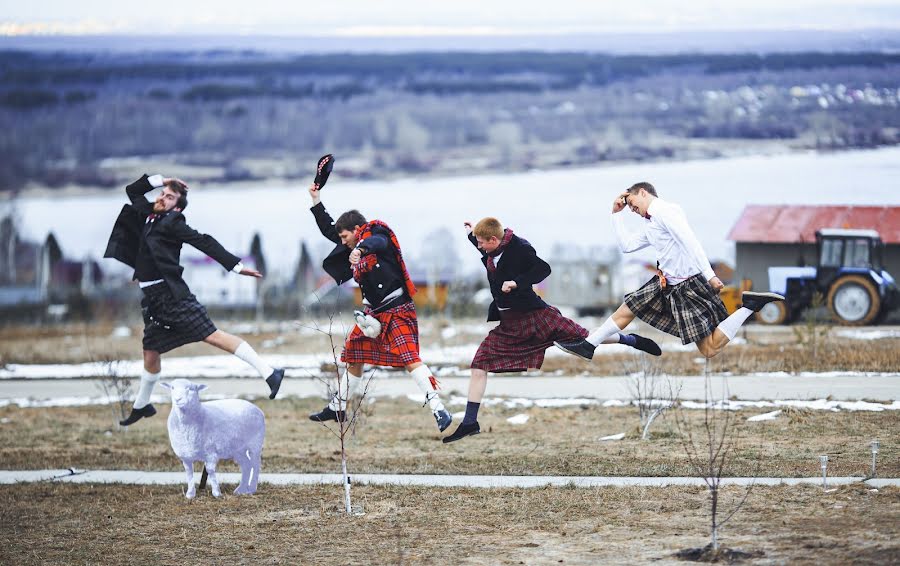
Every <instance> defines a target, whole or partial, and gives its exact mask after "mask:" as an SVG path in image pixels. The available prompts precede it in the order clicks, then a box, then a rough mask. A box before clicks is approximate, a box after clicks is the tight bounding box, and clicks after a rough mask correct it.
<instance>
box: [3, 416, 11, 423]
mask: <svg viewBox="0 0 900 566" xmlns="http://www.w3.org/2000/svg"><path fill="white" fill-rule="evenodd" d="M11 422H12V419H10V418H7V417H3V418H2V419H0V424H9V423H11Z"/></svg>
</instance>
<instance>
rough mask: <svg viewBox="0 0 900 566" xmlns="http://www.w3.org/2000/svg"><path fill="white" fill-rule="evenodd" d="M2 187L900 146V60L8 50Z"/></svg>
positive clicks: (386, 174)
mask: <svg viewBox="0 0 900 566" xmlns="http://www.w3.org/2000/svg"><path fill="white" fill-rule="evenodd" d="M0 77H2V81H0V124H2V128H0V148H2V149H3V155H4V159H3V160H2V162H0V191H5V192H19V191H22V190H28V189H29V188H35V187H40V188H45V189H48V188H49V189H53V188H57V187H83V188H87V189H101V188H106V187H114V186H120V185H121V184H122V183H123V182H125V181H127V180H129V179H131V178H132V177H133V176H134V172H135V170H137V169H141V166H138V165H137V164H136V160H137V163H142V164H146V163H153V164H159V167H160V168H161V167H166V169H167V170H173V169H174V168H176V167H177V170H178V171H179V172H181V174H182V175H184V176H186V177H189V178H191V179H194V180H196V181H204V182H223V183H226V182H235V181H252V180H258V179H271V178H284V179H292V178H305V177H307V176H308V174H309V163H314V160H315V159H316V158H317V157H318V156H319V155H320V154H321V153H324V152H326V151H328V152H333V153H335V154H340V155H341V156H342V159H341V167H340V170H339V172H338V173H337V174H338V175H342V176H345V177H354V178H361V179H372V178H396V177H402V176H408V175H411V174H415V175H420V176H421V175H441V176H448V175H461V174H472V173H479V172H485V171H491V172H509V171H526V170H532V169H551V168H558V167H567V166H573V165H578V166H586V165H596V164H603V163H607V162H610V163H611V162H623V161H624V162H627V161H656V160H680V159H695V158H716V157H723V156H734V155H745V154H761V153H762V154H769V153H781V152H786V151H792V150H806V149H820V150H840V149H845V148H867V147H877V146H884V145H895V144H897V143H898V142H900V112H898V97H900V55H898V54H895V53H875V52H872V53H865V52H860V53H802V52H799V53H798V52H791V53H780V54H779V53H774V54H721V55H716V54H685V55H655V56H651V55H647V56H637V55H602V54H592V53H548V52H502V53H409V54H369V55H362V54H342V55H336V54H331V55H305V56H294V55H286V54H268V53H261V52H256V51H222V50H215V51H198V52H158V53H110V52H96V53H93V52H71V53H61V52H46V51H34V52H26V51H5V52H0Z"/></svg>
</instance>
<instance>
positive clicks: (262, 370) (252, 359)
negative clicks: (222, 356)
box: [234, 342, 275, 379]
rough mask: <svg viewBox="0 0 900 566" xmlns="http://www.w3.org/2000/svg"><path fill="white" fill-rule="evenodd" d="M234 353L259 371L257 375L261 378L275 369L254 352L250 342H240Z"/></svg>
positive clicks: (267, 375)
mask: <svg viewBox="0 0 900 566" xmlns="http://www.w3.org/2000/svg"><path fill="white" fill-rule="evenodd" d="M234 355H235V356H237V357H239V358H240V359H242V360H244V361H245V362H247V363H248V364H250V365H251V366H253V367H254V368H255V369H256V371H257V372H259V376H260V377H261V378H263V379H265V378H267V377H269V376H270V375H272V372H273V371H275V370H274V369H272V366H270V365H269V364H267V363H266V362H264V361H263V359H262V358H260V357H259V354H257V353H256V350H254V349H253V348H252V347H250V344H247V343H246V342H241V343H240V344H239V345H238V347H237V349H236V350H235V351H234Z"/></svg>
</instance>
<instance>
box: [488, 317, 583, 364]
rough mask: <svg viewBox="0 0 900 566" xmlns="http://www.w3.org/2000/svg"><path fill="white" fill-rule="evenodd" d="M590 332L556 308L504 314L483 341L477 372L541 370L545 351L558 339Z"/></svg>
mask: <svg viewBox="0 0 900 566" xmlns="http://www.w3.org/2000/svg"><path fill="white" fill-rule="evenodd" d="M587 335H588V331H587V330H586V329H585V328H584V327H582V326H581V325H579V324H578V323H577V322H575V321H573V320H569V319H568V318H566V317H564V316H563V315H562V314H560V312H559V309H557V308H556V307H551V306H548V307H546V308H543V309H538V310H533V311H527V312H520V311H511V310H508V311H500V324H499V325H498V326H496V327H495V328H494V329H493V330H491V331H490V332H489V333H488V335H487V337H486V338H485V339H484V340H483V341H482V342H481V346H479V347H478V351H477V352H475V358H473V359H472V366H471V367H472V368H473V369H482V370H484V371H490V372H495V373H503V372H511V371H526V370H528V369H538V368H540V367H541V365H543V363H544V351H545V350H546V349H547V348H549V347H550V346H552V345H553V342H554V341H557V340H574V339H575V338H586V337H587Z"/></svg>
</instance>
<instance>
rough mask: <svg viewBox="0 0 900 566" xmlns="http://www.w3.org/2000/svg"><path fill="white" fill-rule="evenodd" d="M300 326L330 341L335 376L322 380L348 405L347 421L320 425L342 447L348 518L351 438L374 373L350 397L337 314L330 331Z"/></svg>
mask: <svg viewBox="0 0 900 566" xmlns="http://www.w3.org/2000/svg"><path fill="white" fill-rule="evenodd" d="M297 325H298V326H301V327H304V328H311V329H313V330H316V331H317V332H321V333H322V334H324V335H325V336H327V337H328V341H329V345H330V348H331V360H332V362H333V366H332V367H333V370H329V371H333V374H332V375H330V376H328V377H324V378H323V377H321V376H319V377H318V379H320V380H321V381H322V382H323V383H324V384H325V386H326V389H327V395H328V397H329V398H330V399H333V398H338V399H340V400H343V401H344V402H346V410H344V411H343V413H344V415H345V416H344V418H343V419H341V418H338V420H337V422H336V424H334V425H332V424H327V423H326V422H324V421H323V422H321V423H320V424H321V425H322V426H323V427H325V428H326V429H328V431H329V432H330V433H331V434H333V435H334V436H335V437H336V438H337V440H338V442H339V443H340V446H341V478H342V483H343V486H344V511H345V512H346V513H347V515H351V514H353V505H352V500H351V496H350V495H351V494H350V487H351V479H350V472H349V467H348V465H347V461H348V455H347V445H348V441H349V439H350V437H351V436H352V435H353V434H355V432H356V425H357V423H358V422H359V419H360V418H361V416H362V414H363V402H364V401H365V399H366V395H367V394H368V392H369V384H370V383H371V382H372V379H371V378H372V374H373V373H374V370H373V371H372V372H370V374H369V375H368V377H367V378H366V379H365V380H364V382H363V387H362V391H361V392H358V393H357V394H356V395H355V396H354V398H351V396H350V391H349V388H350V385H349V380H348V379H342V378H343V377H344V372H346V371H348V370H347V368H346V367H344V368H342V367H341V363H340V355H339V354H338V346H337V343H336V342H335V339H334V338H335V321H334V314H333V313H332V314H330V315H329V316H328V326H327V328H323V327H321V326H319V325H318V324H314V325H312V326H307V325H303V324H300V323H297ZM347 334H348V331H347V330H346V329H344V331H343V333H342V335H343V336H344V339H346V336H347Z"/></svg>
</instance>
